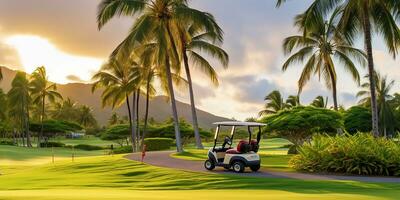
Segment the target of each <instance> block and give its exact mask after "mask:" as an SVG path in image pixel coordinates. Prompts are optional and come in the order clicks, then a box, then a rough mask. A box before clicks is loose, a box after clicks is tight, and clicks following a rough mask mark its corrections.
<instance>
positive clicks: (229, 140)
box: [213, 121, 266, 151]
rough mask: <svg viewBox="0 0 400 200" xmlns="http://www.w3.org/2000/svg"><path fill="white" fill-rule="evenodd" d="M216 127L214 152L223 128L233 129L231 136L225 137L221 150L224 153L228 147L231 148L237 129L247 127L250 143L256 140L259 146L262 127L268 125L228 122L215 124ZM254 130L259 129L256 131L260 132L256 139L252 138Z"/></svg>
mask: <svg viewBox="0 0 400 200" xmlns="http://www.w3.org/2000/svg"><path fill="white" fill-rule="evenodd" d="M214 125H217V128H216V130H215V136H214V147H213V149H214V150H216V145H217V140H218V135H219V133H220V129H221V127H232V129H231V131H230V135H229V136H226V137H225V139H224V142H223V143H222V146H221V148H220V150H221V151H224V150H226V148H227V146H226V145H229V148H231V146H232V142H233V140H234V135H235V131H236V128H237V127H247V131H248V143H251V142H252V139H255V142H256V144H257V145H258V143H259V142H260V139H261V127H262V126H265V125H266V124H262V123H257V122H238V121H226V122H215V123H214ZM252 128H258V130H256V131H258V133H257V136H256V137H255V138H252Z"/></svg>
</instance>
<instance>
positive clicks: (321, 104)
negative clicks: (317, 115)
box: [310, 96, 328, 108]
mask: <svg viewBox="0 0 400 200" xmlns="http://www.w3.org/2000/svg"><path fill="white" fill-rule="evenodd" d="M310 105H312V106H314V107H317V108H327V107H328V97H326V99H324V97H323V96H317V97H316V98H315V99H314V100H313V101H312V102H311V104H310Z"/></svg>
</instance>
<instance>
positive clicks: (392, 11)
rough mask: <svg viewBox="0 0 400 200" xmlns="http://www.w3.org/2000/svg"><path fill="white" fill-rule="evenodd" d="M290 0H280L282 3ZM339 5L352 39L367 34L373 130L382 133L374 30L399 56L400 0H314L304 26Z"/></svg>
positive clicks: (343, 24)
mask: <svg viewBox="0 0 400 200" xmlns="http://www.w3.org/2000/svg"><path fill="white" fill-rule="evenodd" d="M285 1H286V0H278V2H277V5H278V6H279V5H281V4H282V3H283V2H285ZM335 7H341V9H342V10H343V13H342V15H341V19H340V23H339V27H340V29H341V31H342V32H343V33H344V34H345V36H346V38H347V39H348V40H349V41H350V42H352V41H353V40H354V39H355V38H357V37H358V36H359V35H360V33H362V34H363V36H364V44H365V49H366V53H367V61H368V74H369V81H370V94H371V111H372V133H373V134H374V135H375V136H378V135H379V124H378V121H379V120H378V105H377V98H376V91H375V88H376V87H375V84H376V83H375V82H374V78H373V76H374V75H373V74H374V72H375V66H374V59H373V52H372V33H373V31H376V32H378V33H379V34H380V35H381V36H382V38H383V39H384V41H385V43H386V46H387V48H388V50H389V52H390V53H391V54H392V55H393V56H394V57H395V56H396V55H397V53H398V49H399V47H400V29H399V27H398V26H397V24H396V20H397V21H400V17H399V13H400V1H398V0H331V1H326V0H314V2H313V3H312V4H311V6H310V7H309V8H308V9H307V11H306V12H305V15H306V16H307V17H306V18H307V20H305V21H304V24H303V26H304V27H307V26H308V25H309V24H312V23H313V19H314V18H315V16H316V15H324V14H326V13H329V12H330V11H331V10H332V9H334V8H335Z"/></svg>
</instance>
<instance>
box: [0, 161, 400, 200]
mask: <svg viewBox="0 0 400 200" xmlns="http://www.w3.org/2000/svg"><path fill="white" fill-rule="evenodd" d="M249 195H251V197H252V199H254V200H258V199H260V200H261V199H277V200H281V199H304V200H305V199H397V197H398V195H400V185H399V184H383V183H373V184H372V183H360V182H351V181H303V180H293V179H264V178H254V177H240V176H233V175H231V176H228V175H218V174H208V173H194V172H183V171H178V170H172V169H165V168H159V167H154V166H149V165H145V164H141V163H138V162H134V161H129V160H126V159H124V158H122V157H121V156H114V157H111V156H98V157H88V158H79V159H77V160H76V161H75V162H71V161H69V160H62V161H57V162H56V163H54V164H43V165H39V166H35V167H29V168H24V169H22V168H21V169H16V170H15V171H13V172H12V173H3V174H2V175H1V176H0V199H28V198H29V199H34V200H35V199H68V200H69V199H100V200H101V199H135V198H136V199H193V198H196V199H220V198H228V199H244V198H248V197H249Z"/></svg>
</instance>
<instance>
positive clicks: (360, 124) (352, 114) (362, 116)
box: [343, 106, 372, 134]
mask: <svg viewBox="0 0 400 200" xmlns="http://www.w3.org/2000/svg"><path fill="white" fill-rule="evenodd" d="M371 118H372V116H371V111H370V109H368V108H366V107H362V106H353V107H351V108H349V109H348V110H347V111H346V112H345V113H344V116H343V120H344V127H345V129H346V131H347V132H348V133H350V134H355V133H357V132H364V133H366V132H371V129H372V122H371Z"/></svg>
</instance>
